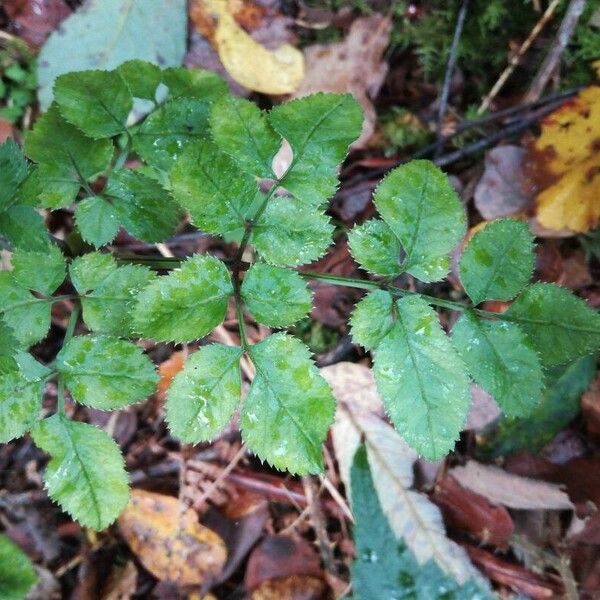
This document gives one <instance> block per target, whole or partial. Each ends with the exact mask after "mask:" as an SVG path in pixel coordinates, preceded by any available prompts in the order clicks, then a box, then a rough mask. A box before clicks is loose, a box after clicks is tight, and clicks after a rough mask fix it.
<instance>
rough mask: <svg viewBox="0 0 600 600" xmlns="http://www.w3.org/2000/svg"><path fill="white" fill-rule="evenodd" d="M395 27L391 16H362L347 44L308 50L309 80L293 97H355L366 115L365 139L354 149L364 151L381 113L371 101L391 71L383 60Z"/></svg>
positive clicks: (355, 144) (315, 46)
mask: <svg viewBox="0 0 600 600" xmlns="http://www.w3.org/2000/svg"><path fill="white" fill-rule="evenodd" d="M391 28H392V24H391V21H390V19H389V18H388V17H383V16H381V15H371V16H369V17H359V18H358V19H356V20H355V21H354V22H353V23H352V26H351V27H350V31H349V32H348V35H347V37H346V39H345V40H344V41H342V42H338V43H336V44H328V45H323V44H315V45H313V46H308V47H307V48H305V49H304V57H305V59H306V77H305V78H304V79H303V80H302V83H301V84H300V87H299V88H298V89H297V90H296V92H295V93H294V95H293V97H294V98H299V97H301V96H307V95H308V94H314V93H315V92H334V93H337V94H342V93H345V92H350V93H351V94H353V95H354V96H355V98H356V99H357V100H358V101H359V102H360V104H361V105H362V107H363V110H364V114H365V119H364V122H363V130H362V133H361V136H360V137H359V138H358V140H356V141H355V142H354V143H353V144H352V147H353V148H363V147H364V146H365V145H366V143H367V141H368V140H369V138H370V137H371V136H372V135H373V132H374V130H375V123H376V120H377V114H376V112H375V108H374V107H373V104H372V103H371V100H370V98H374V97H375V96H377V93H378V92H379V88H380V87H381V85H382V84H383V81H384V79H385V76H386V74H387V71H388V65H387V63H386V62H385V61H383V60H382V58H383V53H384V52H385V49H386V48H387V46H388V44H389V40H390V31H391Z"/></svg>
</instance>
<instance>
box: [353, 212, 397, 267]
mask: <svg viewBox="0 0 600 600" xmlns="http://www.w3.org/2000/svg"><path fill="white" fill-rule="evenodd" d="M348 243H349V245H350V252H351V253H352V256H353V258H354V260H356V262H357V263H358V264H360V266H361V267H362V268H363V269H365V270H366V271H369V272H370V273H373V274H374V275H385V276H393V275H398V274H399V273H400V272H401V271H402V268H401V267H400V254H401V252H402V247H401V246H400V241H399V240H398V238H397V237H396V236H395V235H394V232H393V231H392V230H391V229H390V228H389V226H388V225H387V224H386V223H384V222H383V221H381V220H380V219H371V220H370V221H366V222H365V223H363V224H362V225H357V226H356V227H354V228H353V229H351V230H350V233H348Z"/></svg>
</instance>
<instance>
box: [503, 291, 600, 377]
mask: <svg viewBox="0 0 600 600" xmlns="http://www.w3.org/2000/svg"><path fill="white" fill-rule="evenodd" d="M503 318H506V319H508V320H510V321H513V322H514V323H517V324H518V325H519V326H520V327H521V329H522V330H523V331H524V332H525V334H526V335H527V337H528V338H529V339H530V340H531V342H532V344H533V347H534V348H535V349H536V351H537V352H538V354H539V355H540V359H541V361H542V365H544V366H549V367H551V366H555V365H560V364H564V363H567V362H569V361H572V360H575V359H576V358H579V357H581V356H585V355H586V354H592V353H593V352H595V351H596V350H597V349H598V347H600V315H599V314H598V313H597V312H596V311H595V310H592V309H591V308H590V307H589V306H588V305H587V304H586V303H585V302H584V301H583V300H582V299H581V298H578V297H577V296H574V295H573V294H572V293H571V292H569V291H568V290H566V289H565V288H562V287H560V286H557V285H553V284H551V283H534V284H533V285H530V286H528V287H526V288H525V289H524V290H523V292H522V293H521V295H520V296H518V297H517V299H516V300H515V301H514V302H513V303H512V304H511V306H510V308H509V309H508V310H507V311H506V313H505V314H504V315H503Z"/></svg>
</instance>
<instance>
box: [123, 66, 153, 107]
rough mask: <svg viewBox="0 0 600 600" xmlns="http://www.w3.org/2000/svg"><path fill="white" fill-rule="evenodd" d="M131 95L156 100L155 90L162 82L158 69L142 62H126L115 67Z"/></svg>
mask: <svg viewBox="0 0 600 600" xmlns="http://www.w3.org/2000/svg"><path fill="white" fill-rule="evenodd" d="M117 71H118V73H119V75H120V76H121V77H122V78H123V80H124V81H125V83H126V84H127V87H128V88H129V91H130V92H131V95H132V96H134V97H135V98H143V99H144V100H152V101H153V102H154V101H155V100H156V89H157V88H158V86H159V84H160V82H161V81H162V72H161V70H160V67H158V66H157V65H154V64H152V63H149V62H146V61H144V60H138V59H133V60H128V61H126V62H124V63H122V64H120V65H119V66H118V67H117Z"/></svg>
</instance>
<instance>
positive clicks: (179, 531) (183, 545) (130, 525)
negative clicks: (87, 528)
mask: <svg viewBox="0 0 600 600" xmlns="http://www.w3.org/2000/svg"><path fill="white" fill-rule="evenodd" d="M119 528H120V530H121V533H122V534H123V537H124V538H125V540H126V541H127V543H128V544H129V547H130V548H131V550H132V552H133V553H134V554H136V555H137V557H138V558H139V560H140V561H141V563H142V564H143V565H144V567H145V568H146V569H148V571H150V573H152V574H153V575H154V576H155V577H157V578H158V579H160V580H166V581H174V582H177V583H178V584H179V585H198V584H201V583H203V582H205V581H207V580H209V579H211V578H213V577H214V576H215V575H217V574H218V573H220V572H221V569H222V568H223V565H224V564H225V561H226V559H227V549H226V546H225V542H223V540H222V539H221V538H220V537H219V536H218V535H217V534H216V533H215V532H214V531H212V530H210V529H208V528H207V527H204V525H201V524H200V523H199V522H198V515H197V514H196V513H195V512H194V511H193V510H191V509H184V510H182V506H181V503H180V502H179V500H177V498H173V497H172V496H165V495H162V494H155V493H152V492H146V491H144V490H133V491H132V493H131V500H130V502H129V506H128V507H127V508H126V509H125V511H124V512H123V513H122V514H121V516H120V517H119Z"/></svg>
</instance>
